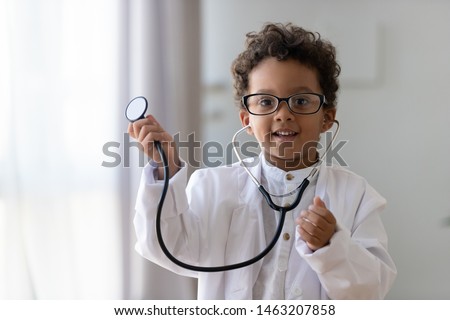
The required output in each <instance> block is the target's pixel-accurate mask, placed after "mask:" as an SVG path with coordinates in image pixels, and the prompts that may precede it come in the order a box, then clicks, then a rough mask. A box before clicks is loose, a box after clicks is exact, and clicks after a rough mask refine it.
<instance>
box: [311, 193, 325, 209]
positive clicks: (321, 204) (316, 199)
mask: <svg viewBox="0 0 450 320" xmlns="http://www.w3.org/2000/svg"><path fill="white" fill-rule="evenodd" d="M313 204H314V205H315V206H318V207H322V208H326V205H325V202H323V201H322V199H320V197H319V196H315V197H314V199H313Z"/></svg>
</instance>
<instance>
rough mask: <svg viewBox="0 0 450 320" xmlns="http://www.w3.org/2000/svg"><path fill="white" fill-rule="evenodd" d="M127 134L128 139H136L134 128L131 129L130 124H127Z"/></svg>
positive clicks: (131, 125)
mask: <svg viewBox="0 0 450 320" xmlns="http://www.w3.org/2000/svg"><path fill="white" fill-rule="evenodd" d="M128 134H129V135H130V137H132V138H134V139H136V135H135V134H134V128H133V124H132V123H129V124H128Z"/></svg>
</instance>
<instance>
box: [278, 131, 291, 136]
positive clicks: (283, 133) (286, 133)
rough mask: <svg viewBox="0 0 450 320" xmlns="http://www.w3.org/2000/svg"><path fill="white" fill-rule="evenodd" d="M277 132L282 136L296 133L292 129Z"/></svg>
mask: <svg viewBox="0 0 450 320" xmlns="http://www.w3.org/2000/svg"><path fill="white" fill-rule="evenodd" d="M277 134H278V135H280V136H289V135H292V134H295V133H294V132H292V131H277Z"/></svg>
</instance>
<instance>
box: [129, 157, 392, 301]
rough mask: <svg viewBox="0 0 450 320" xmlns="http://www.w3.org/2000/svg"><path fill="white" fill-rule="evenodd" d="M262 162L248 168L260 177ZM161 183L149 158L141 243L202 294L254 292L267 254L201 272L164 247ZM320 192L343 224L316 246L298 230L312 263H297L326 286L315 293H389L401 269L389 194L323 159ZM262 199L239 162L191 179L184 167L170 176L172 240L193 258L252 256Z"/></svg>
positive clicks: (167, 227)
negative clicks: (385, 220)
mask: <svg viewBox="0 0 450 320" xmlns="http://www.w3.org/2000/svg"><path fill="white" fill-rule="evenodd" d="M257 163H258V164H257V165H254V166H250V170H251V171H252V173H253V174H254V175H255V177H256V178H257V179H258V180H260V178H261V177H260V175H261V161H257ZM186 185H187V187H186ZM161 190H162V183H161V182H156V181H155V180H154V177H153V174H152V167H151V166H147V167H146V168H145V169H144V172H143V175H142V180H141V184H140V187H139V192H138V196H137V203H136V216H135V221H134V224H135V230H136V235H137V244H136V250H137V251H138V252H139V253H140V254H141V255H142V256H143V257H145V258H147V259H149V260H151V261H153V262H154V263H156V264H158V265H160V266H162V267H164V268H167V269H169V270H171V271H173V272H175V273H177V274H180V275H185V276H191V277H196V278H198V298H199V299H252V289H253V285H254V283H255V281H256V279H257V276H258V273H259V270H260V269H261V265H262V260H260V261H259V262H257V263H255V264H253V265H251V266H248V267H245V268H241V269H237V270H232V271H227V272H219V273H217V272H214V273H203V272H199V273H197V272H193V271H190V270H186V269H183V268H181V267H178V266H177V265H175V264H174V263H172V262H171V261H170V260H169V259H168V258H167V257H166V256H165V255H164V253H163V252H162V250H161V248H160V246H159V244H158V241H157V238H156V232H155V216H156V207H157V204H158V202H159V198H160V195H161ZM316 195H318V196H320V197H321V198H322V199H323V200H324V202H325V204H326V206H327V208H328V209H329V210H330V211H331V212H332V213H333V214H334V216H335V217H336V220H337V231H336V232H335V234H334V235H333V236H332V238H331V241H330V243H329V245H327V246H325V247H323V248H321V249H319V250H317V251H315V252H312V251H311V250H309V249H308V247H307V246H306V244H305V242H304V241H303V240H302V239H301V238H300V236H299V234H298V232H297V233H296V239H295V243H294V245H295V247H296V250H297V252H298V253H299V254H300V256H301V257H302V258H303V259H304V261H306V263H307V267H306V269H305V268H304V267H302V268H299V273H304V274H303V275H302V274H299V277H303V278H305V277H307V278H309V279H312V278H314V279H316V280H314V281H320V286H321V288H322V290H321V293H320V296H317V297H314V299H329V298H331V299H383V298H384V297H385V295H386V294H387V292H388V291H389V289H390V288H391V285H392V283H393V281H394V279H395V277H396V273H397V271H396V268H395V265H394V263H393V261H392V259H391V257H390V256H389V254H388V252H387V236H386V233H385V230H384V227H383V224H382V222H381V219H380V212H381V211H382V210H383V208H384V207H385V200H384V199H383V198H382V197H381V196H380V195H379V194H378V193H377V192H376V191H375V190H374V189H373V188H372V187H371V186H370V185H368V184H367V182H366V181H365V180H364V179H363V178H361V177H359V176H357V175H356V174H354V173H352V172H350V171H348V170H346V169H344V168H341V167H335V166H333V167H329V166H326V165H322V166H321V169H320V173H319V177H318V181H317V186H316ZM262 205H266V203H265V200H263V198H262V196H261V194H260V192H259V191H258V189H257V188H256V186H255V185H254V183H253V182H252V181H251V179H250V178H249V176H248V175H247V173H246V172H245V171H244V170H243V168H242V167H241V166H240V165H239V164H234V165H233V166H224V167H218V168H206V169H200V170H197V171H195V172H194V173H193V175H192V176H191V178H190V180H189V183H188V184H187V172H186V169H185V168H183V169H181V171H179V172H178V173H177V174H176V175H175V176H174V177H172V179H171V180H170V187H169V192H168V195H167V197H166V201H165V204H164V209H163V214H162V233H163V238H164V240H165V243H166V246H167V248H168V249H169V251H170V252H172V254H173V255H174V256H176V257H177V258H178V259H180V260H181V261H183V262H186V263H188V264H194V265H200V266H221V265H228V264H232V263H237V262H242V261H245V260H248V259H249V258H252V257H254V256H256V255H257V254H258V253H260V252H261V251H262V250H263V249H265V246H266V239H265V235H264V225H263V219H262V215H261V212H262V207H261V206H262ZM308 273H309V274H310V275H308ZM311 273H314V277H311ZM305 283H308V281H306V282H305ZM301 291H302V292H308V288H307V287H304V288H302V290H301ZM306 296H307V295H306ZM298 298H299V299H302V298H304V296H303V295H299V297H298Z"/></svg>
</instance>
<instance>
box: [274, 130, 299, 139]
mask: <svg viewBox="0 0 450 320" xmlns="http://www.w3.org/2000/svg"><path fill="white" fill-rule="evenodd" d="M296 135H297V132H295V131H291V130H278V131H275V132H273V133H272V136H274V137H278V138H286V139H287V138H292V137H295V136H296Z"/></svg>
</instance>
